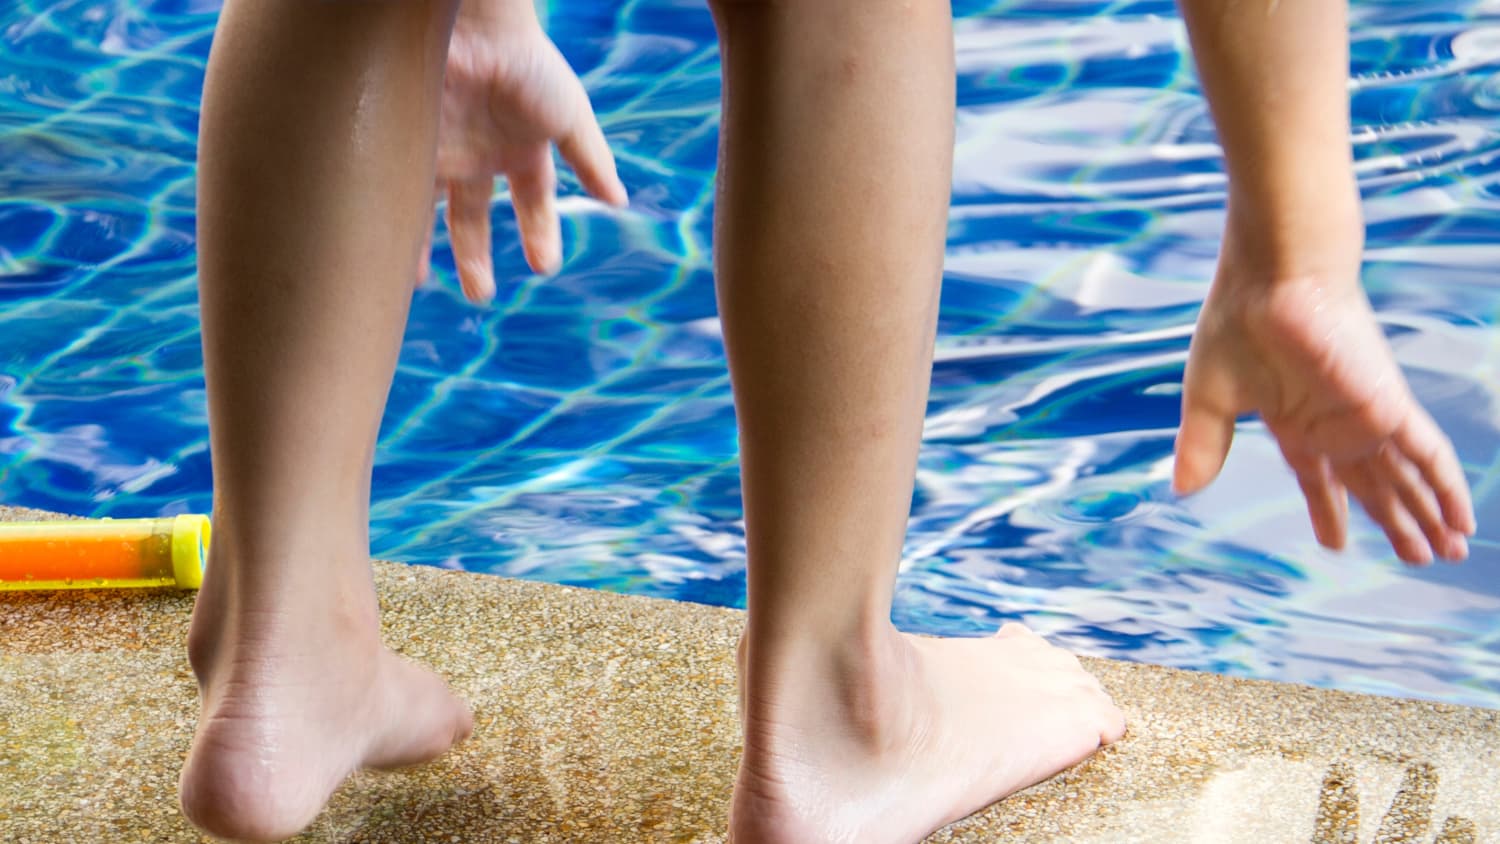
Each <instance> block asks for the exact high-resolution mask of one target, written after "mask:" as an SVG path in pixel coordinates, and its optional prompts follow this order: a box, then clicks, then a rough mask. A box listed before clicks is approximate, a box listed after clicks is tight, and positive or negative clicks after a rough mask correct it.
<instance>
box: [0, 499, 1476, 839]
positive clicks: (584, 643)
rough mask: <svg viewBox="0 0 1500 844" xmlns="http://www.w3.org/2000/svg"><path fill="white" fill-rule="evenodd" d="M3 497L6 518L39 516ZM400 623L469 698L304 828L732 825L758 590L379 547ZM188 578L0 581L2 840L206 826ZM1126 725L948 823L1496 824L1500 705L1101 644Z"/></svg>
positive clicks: (987, 831)
mask: <svg viewBox="0 0 1500 844" xmlns="http://www.w3.org/2000/svg"><path fill="white" fill-rule="evenodd" d="M34 515H35V514H32V513H29V512H27V511H21V510H15V509H6V508H0V519H3V518H17V517H33V516H34ZM376 576H377V581H378V584H379V589H380V594H381V601H382V604H383V606H384V610H385V626H386V635H387V639H388V641H389V642H390V643H391V644H392V645H393V646H394V647H395V648H396V649H397V650H399V651H401V652H402V653H404V654H406V655H408V656H410V657H413V658H415V659H419V660H422V661H424V662H427V663H429V664H431V665H434V666H436V668H437V669H438V670H439V671H440V672H442V673H443V674H444V675H446V676H447V677H448V678H449V679H450V681H451V682H452V683H453V685H454V687H455V688H456V689H457V690H458V691H459V693H460V694H462V695H464V696H465V697H467V698H468V699H469V700H470V701H471V702H472V703H473V705H474V708H475V713H476V720H477V724H476V732H475V735H474V737H473V738H472V739H470V740H469V741H468V742H466V743H465V744H463V745H462V746H461V747H460V748H459V749H457V750H455V751H454V752H452V753H450V754H448V755H447V756H446V757H444V758H443V759H441V760H439V761H438V762H435V763H432V764H430V765H426V766H424V767H421V768H417V769H413V770H409V771H404V772H400V773H390V774H361V775H359V776H358V777H356V778H355V779H354V780H352V781H351V782H350V783H348V784H347V785H346V786H345V787H344V788H343V789H342V790H341V791H340V792H339V793H338V794H337V795H336V796H335V798H334V800H333V803H332V805H331V806H330V807H329V809H328V811H326V812H325V813H324V814H323V816H322V817H321V818H320V819H319V820H318V822H317V824H316V825H315V826H314V827H313V828H312V829H311V830H309V831H308V832H307V834H306V835H305V836H303V837H302V838H301V839H299V840H303V841H309V842H350V843H351V844H352V842H429V841H438V842H444V841H451V842H636V841H722V840H723V834H722V828H723V825H724V818H725V812H726V809H727V805H728V796H729V789H730V785H731V782H732V778H733V772H734V764H735V759H736V755H737V752H738V743H737V737H736V727H735V714H734V707H735V704H734V667H733V661H732V653H733V644H734V642H735V639H736V637H737V636H738V634H739V630H740V625H741V623H742V618H743V617H742V615H741V614H740V613H737V612H734V611H730V610H721V609H714V608H708V607H701V606H696V605H689V604H676V603H668V602H662V601H653V600H647V599H642V598H629V597H621V596H617V595H609V594H604V593H599V592H592V591H585V590H576V589H568V588H564V587H557V586H546V585H539V584H533V583H523V582H517V581H510V580H503V579H499V578H493V577H485V576H480V575H471V574H463V573H457V572H444V571H438V570H435V569H427V568H416V567H407V566H400V565H390V564H377V565H376ZM191 604H192V595H191V594H182V593H176V592H171V591H150V592H68V593H0V676H3V684H0V725H3V727H0V841H4V842H36V843H37V844H41V842H47V844H51V842H74V841H88V842H129V841H149V842H179V841H197V840H200V839H199V836H197V835H196V834H194V833H193V831H192V830H191V829H189V827H188V826H187V825H186V823H185V822H184V821H183V819H182V818H181V816H180V815H179V814H178V812H177V809H176V793H175V792H176V774H177V769H178V765H179V764H180V762H181V759H182V757H183V754H184V753H185V752H186V750H187V745H188V740H189V738H190V736H191V725H192V720H193V717H194V712H195V707H196V699H195V692H194V687H193V682H192V677H191V675H190V674H189V672H188V668H187V660H186V655H185V652H184V646H183V643H184V639H185V637H186V633H187V622H188V613H189V610H190V608H191ZM1089 667H1090V668H1091V669H1093V670H1094V671H1096V672H1097V673H1098V674H1099V675H1100V677H1101V678H1102V679H1103V680H1104V683H1105V685H1107V686H1108V687H1109V688H1110V690H1111V691H1112V692H1113V693H1114V694H1115V695H1116V698H1117V700H1119V701H1120V703H1121V704H1122V705H1123V706H1124V707H1125V709H1126V710H1127V712H1128V714H1129V716H1130V722H1131V732H1130V735H1129V737H1128V738H1127V739H1126V740H1125V741H1124V742H1122V743H1121V744H1119V745H1117V746H1116V747H1114V748H1111V749H1109V750H1107V751H1105V752H1103V753H1101V754H1099V755H1098V756H1097V757H1095V758H1094V759H1092V760H1090V761H1089V762H1086V763H1085V764H1083V765H1081V766H1079V767H1078V768H1076V769H1074V770H1072V771H1070V772H1068V773H1066V774H1064V775H1063V776H1060V777H1058V778H1055V779H1053V780H1051V781H1049V782H1047V783H1044V784H1043V785H1041V786H1038V787H1036V788H1033V789H1031V790H1029V791H1026V792H1022V793H1021V794H1019V795H1016V796H1015V797H1013V798H1011V799H1010V800H1007V801H1005V802H1004V803H1002V804H1000V805H998V806H995V807H992V808H991V809H989V810H988V811H985V812H983V813H980V814H979V815H976V816H974V817H972V818H969V819H967V820H964V821H962V822H960V823H958V824H955V825H953V826H952V827H949V828H948V829H946V830H943V831H942V832H940V833H938V834H937V835H935V836H933V838H932V839H931V840H932V841H941V842H980V841H1016V842H1043V841H1067V842H1098V844H1105V842H1108V844H1117V843H1118V842H1152V844H1156V842H1178V841H1181V842H1215V843H1217V842H1256V844H1266V842H1283V841H1287V842H1290V841H1297V842H1308V841H1312V842H1320V843H1321V842H1327V843H1328V844H1334V843H1335V842H1337V844H1345V842H1380V844H1395V843H1396V842H1413V844H1417V843H1418V842H1419V844H1430V843H1432V844H1459V842H1500V778H1497V775H1496V772H1497V771H1500V713H1497V712H1493V711H1487V710H1477V709H1465V708H1461V707H1455V706H1445V705H1440V704H1432V703H1422V702H1415V701H1403V700H1394V699H1386V698H1377V697H1369V696H1363V695H1353V694H1343V693H1338V692H1328V691H1317V690H1313V689H1308V688H1304V687H1300V686H1290V685H1283V684H1274V683H1264V682H1251V681H1242V680H1231V679H1226V678H1223V677H1217V676H1212V675H1206V674H1195V673H1188V672H1181V671H1173V670H1169V669H1163V668H1154V667H1150V666H1141V665H1131V664H1125V663H1116V662H1105V661H1099V660H1091V661H1089Z"/></svg>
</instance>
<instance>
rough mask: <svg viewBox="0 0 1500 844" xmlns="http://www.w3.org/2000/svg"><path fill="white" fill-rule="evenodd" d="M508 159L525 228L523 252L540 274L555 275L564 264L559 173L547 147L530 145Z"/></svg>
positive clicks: (510, 180)
mask: <svg viewBox="0 0 1500 844" xmlns="http://www.w3.org/2000/svg"><path fill="white" fill-rule="evenodd" d="M513 152H514V153H515V154H514V155H507V156H506V160H507V161H509V162H511V166H510V167H509V168H507V169H506V171H505V179H506V181H507V182H508V183H509V184H510V200H511V203H512V204H513V205H514V206H515V209H516V223H517V225H519V226H520V227H521V250H522V251H523V252H525V253H526V263H527V264H528V265H530V266H531V269H532V270H534V271H536V272H538V273H544V274H545V273H553V272H556V271H557V268H558V265H560V264H561V263H562V224H561V223H559V222H558V219H557V171H556V170H554V169H553V166H552V150H551V148H550V147H549V146H548V145H547V144H529V145H527V146H526V147H524V148H521V149H518V150H513Z"/></svg>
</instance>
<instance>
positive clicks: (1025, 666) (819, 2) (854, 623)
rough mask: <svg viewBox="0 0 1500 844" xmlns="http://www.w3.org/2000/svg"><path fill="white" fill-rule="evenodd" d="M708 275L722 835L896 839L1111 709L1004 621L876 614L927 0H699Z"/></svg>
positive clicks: (942, 153)
mask: <svg viewBox="0 0 1500 844" xmlns="http://www.w3.org/2000/svg"><path fill="white" fill-rule="evenodd" d="M715 14H716V16H717V21H718V26H719V32H720V38H721V44H722V46H723V50H724V66H725V112H724V136H723V149H722V155H721V167H720V178H721V184H720V190H719V194H718V196H719V204H718V207H717V215H718V216H717V221H718V229H717V232H716V248H717V266H718V293H719V304H720V310H721V313H722V315H723V320H724V334H725V340H726V343H727V345H728V351H729V360H730V366H731V371H732V374H733V379H734V388H735V399H736V407H737V409H738V414H739V424H740V443H741V449H742V455H743V466H744V496H745V517H746V527H747V533H748V536H747V541H748V547H749V555H750V561H749V609H750V621H749V626H748V629H747V632H746V636H745V639H744V640H743V641H742V643H741V690H742V700H743V706H742V713H741V715H742V718H743V719H744V727H745V753H744V757H743V760H742V762H741V766H740V774H739V779H738V782H737V784H736V787H735V794H734V802H733V814H732V819H731V828H732V830H731V831H732V835H733V837H734V839H735V840H736V841H737V842H741V844H748V842H759V841H795V842H813V841H857V842H861V843H862V844H864V842H887V841H888V842H903V841H913V840H916V839H918V838H920V837H922V836H923V835H925V834H927V833H928V832H930V831H932V830H933V829H936V828H937V827H939V826H942V825H943V824H945V823H948V822H950V821H953V820H956V819H957V818H960V817H962V816H964V815H966V814H969V813H970V812H973V811H975V810H977V809H979V808H981V807H983V806H985V805H986V804H988V803H990V802H993V801H995V800H998V799H1000V798H1002V797H1004V796H1006V795H1007V794H1009V793H1011V792H1013V791H1015V790H1017V789H1020V788H1023V787H1025V786H1027V785H1030V784H1032V783H1035V782H1037V781H1038V780H1041V779H1044V778H1046V777H1048V776H1051V775H1052V774H1054V773H1056V772H1057V771H1059V770H1061V769H1062V768H1065V767H1067V766H1069V765H1071V764H1073V763H1075V762H1077V761H1079V760H1080V759H1082V758H1084V757H1086V756H1088V755H1089V754H1090V753H1092V752H1093V751H1094V750H1095V749H1096V748H1097V747H1098V746H1099V745H1100V743H1101V742H1107V741H1111V740H1113V739H1115V738H1117V737H1119V736H1120V735H1121V733H1122V732H1123V730H1124V723H1123V720H1122V716H1121V714H1120V712H1119V711H1118V710H1117V709H1116V708H1115V707H1114V706H1113V704H1111V703H1110V701H1109V698H1108V697H1107V696H1106V695H1105V694H1104V692H1103V691H1102V689H1100V687H1099V685H1098V684H1097V682H1096V681H1095V680H1094V679H1093V678H1092V677H1091V676H1090V675H1089V674H1087V673H1086V672H1085V671H1083V669H1082V668H1081V667H1080V666H1079V664H1078V661H1077V660H1076V659H1075V658H1074V657H1072V656H1071V655H1069V654H1067V653H1065V652H1063V651H1060V650H1057V649H1055V648H1052V647H1051V646H1049V645H1047V644H1046V643H1045V642H1043V641H1042V640H1041V639H1040V638H1039V637H1037V636H1035V635H1033V634H1031V633H1029V632H1028V631H1026V630H1025V629H1024V628H1021V627H1019V626H1011V627H1008V628H1007V629H1005V630H1003V631H1001V633H1000V635H998V636H995V637H991V638H987V639H967V640H937V639H918V638H915V637H907V636H904V635H902V634H900V633H898V632H897V631H896V630H895V629H894V628H893V627H892V626H891V624H890V605H891V596H892V586H893V581H894V578H895V574H896V567H897V563H898V559H899V556H900V552H901V544H902V536H903V533H904V528H905V525H906V517H907V514H908V510H909V507H910V501H911V489H912V477H913V473H914V471H915V465H916V454H917V447H918V444H919V441H920V437H921V429H922V418H923V410H924V407H925V400H926V394H927V385H928V379H929V373H930V368H931V361H932V343H933V335H934V331H935V327H934V326H935V322H936V311H937V303H938V282H939V278H940V275H941V264H942V254H943V239H944V220H945V212H946V207H947V200H948V190H949V182H950V168H951V157H952V125H953V95H954V92H953V64H952V49H953V46H952V45H953V42H952V37H953V35H952V29H951V24H950V21H949V12H948V5H947V4H946V3H941V2H935V0H930V1H929V0H918V2H887V0H874V2H871V0H808V2H801V3H786V4H781V3H755V2H731V0H722V1H721V2H718V3H717V4H716V6H715Z"/></svg>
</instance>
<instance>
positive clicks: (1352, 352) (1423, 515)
mask: <svg viewBox="0 0 1500 844" xmlns="http://www.w3.org/2000/svg"><path fill="white" fill-rule="evenodd" d="M1254 263H1255V262H1254V261H1253V260H1249V259H1248V258H1247V256H1245V255H1244V254H1236V247H1235V244H1234V243H1233V238H1232V237H1226V244H1225V252H1224V255H1223V256H1221V258H1220V264H1219V271H1218V275H1217V277H1216V278H1215V280H1214V284H1213V286H1212V288H1211V289H1210V292H1209V295H1208V298H1207V300H1206V301H1205V302H1204V304H1203V310H1202V312H1201V314H1200V316H1199V318H1198V327H1197V329H1196V331H1195V332H1194V336H1193V341H1192V347H1191V350H1190V351H1189V353H1188V363H1187V371H1186V373H1185V375H1184V379H1183V393H1182V427H1181V429H1180V431H1179V432H1178V435H1177V445H1176V465H1175V468H1174V472H1173V488H1174V490H1175V491H1177V492H1178V493H1180V494H1189V493H1192V492H1196V491H1197V490H1199V489H1202V488H1203V487H1204V486H1206V485H1207V484H1208V483H1209V482H1210V481H1212V480H1213V479H1214V478H1215V477H1216V476H1217V475H1218V473H1219V470H1220V469H1221V468H1222V466H1223V464H1224V458H1225V456H1226V455H1227V454H1228V451H1229V443H1230V439H1231V438H1232V437H1233V436H1234V422H1235V417H1236V416H1238V415H1240V414H1244V413H1250V412H1258V413H1259V414H1260V416H1261V418H1262V419H1264V420H1265V423H1266V427H1267V428H1268V429H1269V430H1270V432H1271V434H1272V436H1274V437H1275V438H1276V441H1277V443H1278V444H1279V445H1280V447H1281V453H1282V455H1283V456H1284V457H1285V458H1286V461H1287V463H1288V464H1289V465H1290V466H1291V468H1292V471H1293V472H1295V473H1296V475H1297V481H1298V483H1299V484H1300V485H1301V487H1302V492H1303V495H1304V496H1306V498H1307V509H1308V514H1309V515H1310V516H1311V517H1312V523H1313V529H1314V532H1315V533H1316V535H1317V538H1318V541H1319V542H1320V543H1321V544H1323V545H1324V546H1327V547H1329V548H1335V549H1336V548H1341V547H1343V545H1344V541H1345V533H1346V530H1347V526H1348V493H1353V494H1354V497H1355V498H1357V499H1359V501H1360V503H1361V504H1362V505H1364V508H1365V511H1366V512H1368V513H1369V514H1370V516H1371V517H1372V518H1374V520H1375V521H1376V522H1378V523H1379V524H1380V526H1381V528H1382V529H1384V531H1385V534H1386V537H1387V538H1388V539H1389V540H1390V542H1391V545H1392V547H1393V548H1394V549H1395V551H1396V554H1397V555H1398V556H1399V557H1400V558H1401V559H1402V560H1404V561H1406V562H1408V563H1414V564H1426V563H1429V562H1431V561H1432V559H1433V554H1434V552H1436V554H1437V555H1438V556H1440V557H1443V558H1446V559H1448V560H1454V561H1457V560H1462V559H1464V558H1465V557H1466V556H1468V542H1467V541H1466V539H1465V537H1466V536H1471V535H1473V533H1474V529H1475V523H1474V511H1473V504H1472V502H1471V499H1470V493H1469V488H1468V483H1467V482H1466V481H1465V479H1464V475H1463V471H1462V468H1461V467H1460V465H1459V462H1458V458H1457V456H1456V454H1455V453H1454V450H1453V445H1452V443H1451V442H1450V441H1449V439H1448V437H1447V436H1445V435H1444V434H1443V432H1442V431H1441V430H1439V429H1438V427H1437V425H1436V424H1435V423H1434V422H1433V420H1432V417H1431V416H1429V415H1428V414H1427V412H1426V411H1425V410H1423V409H1422V407H1421V406H1420V405H1419V404H1418V403H1417V401H1416V399H1415V398H1414V397H1413V396H1412V394H1411V391H1410V389H1409V388H1408V387H1407V384H1406V379H1405V378H1403V377H1402V375H1401V371H1400V369H1399V368H1398V367H1397V365H1396V362H1395V359H1394V357H1393V356H1392V354H1391V350H1390V347H1389V345H1388V344H1387V343H1386V340H1385V337H1384V335H1383V334H1382V333H1381V330H1380V326H1379V324H1378V323H1377V322H1376V320H1375V315H1374V313H1373V311H1372V310H1371V308H1370V305H1369V302H1368V300H1367V299H1366V298H1365V295H1364V292H1363V291H1362V290H1361V289H1360V287H1359V280H1358V267H1359V261H1358V249H1357V248H1356V249H1355V250H1354V258H1353V260H1352V261H1345V262H1343V265H1342V267H1341V268H1340V269H1338V270H1335V271H1332V272H1328V273H1325V274H1322V275H1312V276H1307V277H1300V278H1292V279H1289V280H1286V281H1278V282H1275V283H1269V284H1268V283H1265V282H1264V280H1263V279H1259V278H1254V277H1247V276H1253V275H1254V274H1255V273H1256V271H1255V270H1254V269H1250V267H1251V266H1252V265H1253V264H1254Z"/></svg>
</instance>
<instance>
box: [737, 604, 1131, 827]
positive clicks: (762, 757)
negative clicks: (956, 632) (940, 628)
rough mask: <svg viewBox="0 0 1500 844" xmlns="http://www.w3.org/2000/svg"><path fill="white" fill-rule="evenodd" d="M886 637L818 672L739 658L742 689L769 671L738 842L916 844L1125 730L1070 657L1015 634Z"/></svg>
mask: <svg viewBox="0 0 1500 844" xmlns="http://www.w3.org/2000/svg"><path fill="white" fill-rule="evenodd" d="M885 639H886V641H884V642H882V643H880V644H879V645H877V646H876V647H874V648H865V649H863V650H864V653H863V654H862V655H861V656H858V657H855V658H852V659H851V658H848V657H840V658H837V659H835V660H833V661H832V668H831V670H828V671H821V672H820V671H819V670H816V669H815V668H814V666H816V665H817V664H818V660H817V659H816V658H813V659H809V658H807V657H806V656H803V657H801V658H799V659H798V660H797V661H798V662H800V664H801V666H802V670H801V671H800V672H799V673H791V672H789V673H786V674H779V673H778V672H777V671H776V670H775V669H774V668H766V667H762V666H761V665H760V664H759V663H755V662H750V661H748V659H742V671H741V677H742V683H744V682H745V680H746V674H745V669H746V667H747V666H748V668H749V671H751V672H757V671H760V672H764V674H763V675H761V676H759V677H751V678H749V679H750V681H751V682H749V684H748V689H747V693H746V695H745V704H744V707H743V708H742V712H743V717H744V719H745V752H744V756H743V757H742V759H741V764H740V771H739V777H738V780H737V781H736V783H735V790H734V797H733V803H732V808H731V814H730V840H731V841H733V842H735V844H763V842H797V843H798V844H813V842H858V844H881V843H882V842H888V843H889V844H910V842H914V841H918V840H920V839H921V838H923V837H924V836H926V835H928V834H929V833H931V832H933V831H934V830H937V829H939V828H941V827H942V826H944V825H946V824H948V823H951V822H953V821H955V820H958V819H959V818H962V817H964V816H966V815H969V814H972V813H973V812H975V811H978V810H979V809H982V808H984V807H985V806H987V805H989V804H991V803H993V802H995V801H997V800H1000V799H1001V798H1003V797H1006V796H1008V795H1010V794H1012V793H1014V792H1016V791H1019V790H1021V789H1023V788H1026V787H1027V786H1030V785H1033V784H1035V783H1038V782H1040V781H1042V780H1044V779H1047V778H1048V777H1051V776H1052V775H1053V774H1056V773H1058V772H1059V771H1062V770H1063V769H1065V768H1068V767H1070V766H1072V765H1074V764H1076V763H1078V762H1079V761H1082V760H1083V759H1085V758H1087V757H1088V756H1089V755H1090V754H1092V753H1093V752H1094V751H1095V750H1097V749H1098V748H1099V747H1100V746H1101V745H1104V744H1109V743H1110V742H1113V741H1116V740H1117V739H1119V738H1120V737H1121V736H1122V735H1124V733H1125V719H1124V715H1123V714H1122V713H1121V712H1120V710H1119V709H1118V708H1116V707H1115V705H1114V703H1113V702H1112V701H1111V700H1110V698H1109V695H1108V694H1106V693H1105V691H1104V689H1103V688H1102V687H1101V686H1100V685H1099V683H1098V681H1097V680H1096V679H1095V678H1094V677H1093V675H1091V674H1089V673H1088V672H1087V671H1085V670H1084V669H1083V667H1082V666H1081V665H1080V664H1079V662H1078V660H1077V658H1076V657H1074V656H1073V655H1072V654H1070V653H1068V652H1066V651H1063V650H1061V649H1059V648H1056V647H1053V646H1052V645H1050V644H1048V643H1047V642H1046V641H1045V640H1043V639H1042V638H1041V637H1040V636H1037V635H1036V634H1035V633H1032V632H1031V631H1030V630H1028V629H1027V628H1025V627H1023V626H1021V625H1019V624H1010V625H1006V626H1005V627H1004V628H1003V629H1002V630H1001V631H1000V632H999V633H998V634H996V635H994V636H990V637H987V638H982V639H929V638H921V637H915V636H907V635H905V634H901V633H897V632H896V631H895V630H894V629H892V630H891V631H890V632H889V635H888V636H886V637H885ZM753 648H754V644H753V642H752V644H751V646H750V650H753ZM746 654H747V651H744V650H742V655H746ZM827 664H828V663H825V665H827ZM820 673H821V676H815V675H819V674H820Z"/></svg>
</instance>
